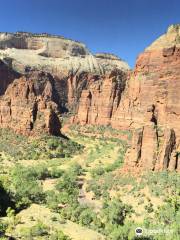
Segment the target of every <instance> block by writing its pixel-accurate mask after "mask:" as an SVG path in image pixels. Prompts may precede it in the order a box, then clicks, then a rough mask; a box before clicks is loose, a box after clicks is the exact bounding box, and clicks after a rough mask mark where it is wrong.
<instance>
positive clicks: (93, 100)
mask: <svg viewBox="0 0 180 240" xmlns="http://www.w3.org/2000/svg"><path fill="white" fill-rule="evenodd" d="M121 80H122V78H121ZM102 82H103V84H102V86H101V85H99V82H98V84H97V83H94V82H92V84H90V87H89V88H88V89H86V90H84V91H83V92H82V95H81V99H80V105H79V110H78V113H77V117H76V121H79V122H80V123H81V124H84V123H89V124H111V125H112V127H114V128H122V129H124V128H126V129H127V128H128V129H129V128H131V129H132V130H133V139H132V147H131V149H129V150H128V152H127V155H126V165H128V166H132V167H142V168H144V169H151V170H154V169H169V170H175V169H178V170H180V154H179V152H180V147H179V146H180V95H179V91H180V26H179V25H176V26H171V27H170V28H169V29H168V31H167V33H166V34H165V35H163V36H161V37H160V38H159V39H158V40H156V41H155V42H154V43H153V44H152V45H151V46H150V47H149V48H147V49H146V50H145V52H144V53H142V54H140V55H139V57H138V59H137V61H136V67H135V69H134V71H133V72H132V74H130V75H129V77H128V80H127V81H126V86H125V88H124V83H123V81H121V84H120V85H121V90H122V91H117V87H116V86H117V82H118V79H117V77H113V78H112V77H111V76H107V78H105V79H104V80H102ZM116 99H121V100H118V101H117V100H116Z"/></svg>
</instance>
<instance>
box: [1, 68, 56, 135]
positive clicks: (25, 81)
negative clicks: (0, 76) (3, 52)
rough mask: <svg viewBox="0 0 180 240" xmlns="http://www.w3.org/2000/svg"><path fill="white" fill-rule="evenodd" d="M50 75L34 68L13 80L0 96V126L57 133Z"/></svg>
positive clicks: (25, 131)
mask: <svg viewBox="0 0 180 240" xmlns="http://www.w3.org/2000/svg"><path fill="white" fill-rule="evenodd" d="M53 84H54V83H53V78H52V76H50V74H47V73H43V72H35V73H32V74H29V75H27V76H23V77H21V78H19V79H16V80H14V81H13V82H12V83H11V84H9V86H8V87H7V89H6V91H5V94H4V95H3V96H2V97H1V99H0V126H1V127H3V128H12V129H14V130H15V131H16V132H19V133H22V134H28V135H29V134H37V133H43V132H47V133H50V134H53V135H59V134H60V120H59V115H58V105H57V104H56V103H55V102H54V101H53V93H54V88H53Z"/></svg>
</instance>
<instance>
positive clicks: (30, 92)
mask: <svg viewBox="0 0 180 240" xmlns="http://www.w3.org/2000/svg"><path fill="white" fill-rule="evenodd" d="M0 59H1V64H0V81H1V84H2V85H1V86H2V88H1V98H0V109H1V110H0V116H1V119H0V120H1V122H0V126H1V127H11V128H13V129H14V130H15V131H18V132H22V133H26V134H33V133H34V132H38V131H42V132H43V131H46V132H48V133H51V134H55V135H58V134H60V120H59V119H60V118H59V117H60V115H61V114H63V113H64V112H73V113H74V116H73V117H72V119H71V120H72V122H74V123H78V124H99V125H111V126H112V127H113V128H116V129H123V130H124V129H131V130H132V132H133V136H132V142H131V147H130V148H129V149H128V151H127V153H126V157H125V167H127V168H128V169H130V168H137V167H138V168H139V169H142V170H143V169H147V170H163V169H168V170H178V171H180V124H179V122H180V95H179V90H180V25H172V26H171V27H169V28H168V30H167V32H166V33H165V34H164V35H162V36H161V37H160V38H158V39H157V40H156V41H155V42H154V43H152V44H151V45H150V46H149V47H148V48H147V49H145V51H144V52H143V53H142V54H140V55H139V56H138V58H137V61H136V66H135V69H134V70H133V71H130V69H129V67H128V65H127V63H126V62H124V61H122V60H121V59H119V58H118V57H116V56H115V55H112V54H105V53H98V54H96V55H93V54H92V53H91V52H90V51H89V50H88V49H87V48H86V46H85V45H84V44H82V43H79V42H75V41H72V40H69V39H65V38H62V37H57V36H50V35H47V34H41V35H33V34H29V33H16V34H5V33H1V34H0ZM6 72H8V74H6ZM7 76H8V77H7ZM15 79H16V80H15ZM37 89H38V90H37Z"/></svg>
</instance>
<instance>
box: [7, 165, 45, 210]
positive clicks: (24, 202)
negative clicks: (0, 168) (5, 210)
mask: <svg viewBox="0 0 180 240" xmlns="http://www.w3.org/2000/svg"><path fill="white" fill-rule="evenodd" d="M38 176H39V175H37V173H36V172H34V171H33V170H32V169H31V168H26V167H23V166H21V165H19V164H18V165H16V166H15V167H14V168H13V169H12V172H11V176H10V177H11V185H10V192H11V195H12V196H13V198H14V201H15V203H16V207H17V208H18V209H21V208H24V207H27V206H28V205H29V204H30V203H32V202H34V203H41V202H43V201H44V199H45V195H44V193H43V189H42V186H41V185H40V184H39V183H38V181H37V178H38Z"/></svg>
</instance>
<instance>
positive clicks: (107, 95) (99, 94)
mask: <svg viewBox="0 0 180 240" xmlns="http://www.w3.org/2000/svg"><path fill="white" fill-rule="evenodd" d="M126 76H127V73H125V72H123V71H120V70H114V71H112V72H111V73H110V74H107V75H105V76H104V77H98V76H89V79H88V84H87V86H86V88H85V89H84V90H83V91H82V94H81V98H80V102H79V108H78V111H77V115H76V117H75V119H74V121H75V122H78V123H81V124H101V125H108V124H110V123H111V117H112V115H113V112H115V111H116V109H117V107H118V105H119V103H120V100H121V94H122V92H123V90H124V88H125V82H126Z"/></svg>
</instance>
